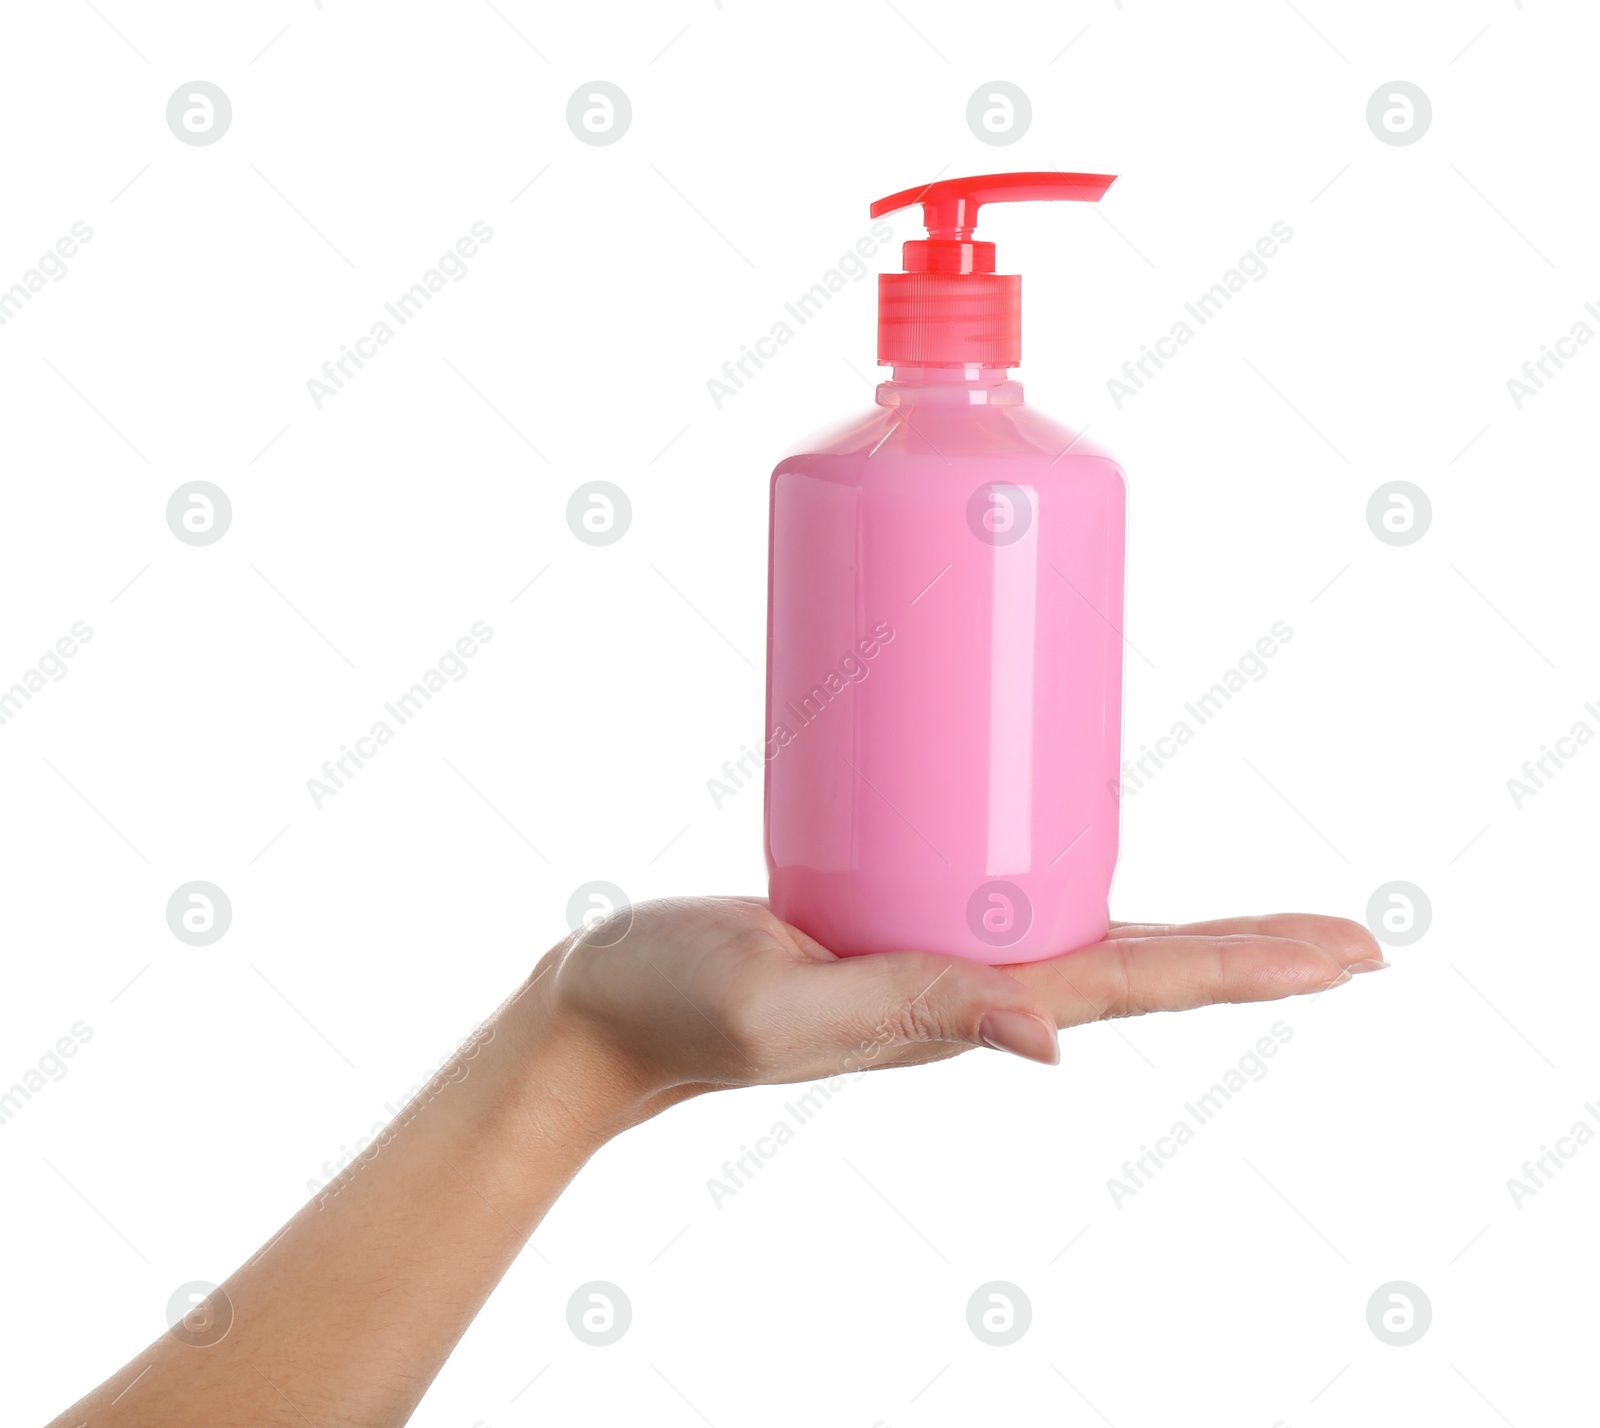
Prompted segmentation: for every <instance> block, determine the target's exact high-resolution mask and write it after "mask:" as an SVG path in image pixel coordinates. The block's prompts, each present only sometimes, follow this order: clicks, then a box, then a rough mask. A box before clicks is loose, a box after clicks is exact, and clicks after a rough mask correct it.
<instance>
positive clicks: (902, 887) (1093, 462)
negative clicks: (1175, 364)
mask: <svg viewBox="0 0 1600 1428" xmlns="http://www.w3.org/2000/svg"><path fill="white" fill-rule="evenodd" d="M1112 182H1113V179H1112V178H1111V177H1108V176H1105V175H1098V174H1061V173H1029V174H996V175H989V176H984V177H976V178H966V179H947V180H944V181H943V182H939V183H934V184H929V185H926V186H925V187H923V188H920V189H908V190H907V191H905V192H904V193H897V194H895V195H893V196H892V197H890V198H884V199H880V200H879V201H878V202H877V203H875V204H873V205H872V216H873V217H874V218H877V217H880V216H881V215H883V214H885V213H891V212H893V211H895V210H896V209H900V208H904V207H907V206H908V205H910V204H913V203H920V204H921V205H922V207H923V214H924V220H925V222H926V224H927V228H928V237H927V239H926V240H917V241H914V242H909V243H907V244H906V245H905V254H904V258H905V268H906V271H905V272H903V273H884V274H881V275H880V276H879V279H878V361H879V363H880V364H881V365H884V366H889V367H892V368H893V379H892V380H891V381H887V382H884V383H882V384H880V385H879V387H878V389H877V405H876V406H875V407H874V408H873V409H872V410H871V411H870V412H868V413H867V414H865V415H863V416H861V417H859V418H857V419H856V420H854V421H852V422H850V423H849V424H847V425H846V426H844V427H842V428H840V429H838V430H837V431H834V432H832V433H830V434H828V435H827V436H825V437H824V438H821V439H820V440H819V441H818V442H817V443H816V444H813V445H808V447H807V448H806V449H805V450H803V451H800V452H797V453H795V454H794V455H791V456H788V457H786V458H785V459H784V460H783V461H782V462H780V463H779V465H778V467H777V469H776V470H775V471H774V472H773V473H772V518H771V520H772V524H771V573H770V587H769V605H768V630H767V635H768V639H767V651H768V655H767V742H766V746H765V750H764V753H765V756H766V760H767V786H766V852H767V867H768V870H769V872H770V874H771V882H770V893H771V903H772V909H773V911H774V912H775V913H776V914H777V915H778V916H779V917H781V918H783V919H784V920H785V921H786V922H790V923H793V924H794V925H795V926H797V927H800V928H801V929H803V930H804V931H806V932H808V933H809V934H810V935H811V936H812V937H814V938H816V939H817V941H819V942H820V943H822V944H823V946H825V947H827V948H829V949H831V950H832V951H834V952H836V953H839V954H840V955H856V954H860V953H866V952H882V951H890V950H895V949H900V948H916V949H920V950H923V951H930V952H943V953H948V954H953V955H955V956H960V957H968V958H971V959H973V960H975V961H979V962H991V963H1001V964H1004V963H1017V962H1032V961H1037V960H1039V959H1040V958H1043V957H1052V956H1056V955H1058V954H1060V953H1063V952H1067V951H1070V950H1072V949H1074V948H1077V947H1082V946H1085V945H1087V944H1089V943H1092V942H1095V941H1097V940H1099V939H1100V938H1101V937H1102V936H1103V935H1104V934H1105V931H1106V925H1107V901H1108V897H1109V893H1110V887H1111V874H1112V870H1113V868H1114V867H1115V865H1116V858H1117V808H1118V798H1117V778H1118V762H1119V757H1120V753H1119V747H1120V742H1121V739H1120V735H1121V720H1122V635H1121V630H1122V590H1123V528H1124V502H1125V491H1124V482H1123V476H1122V472H1121V470H1120V468H1119V467H1118V466H1117V464H1116V463H1115V462H1114V461H1113V460H1112V459H1111V458H1110V457H1109V456H1107V455H1106V454H1105V453H1104V452H1102V451H1100V450H1098V449H1097V448H1095V447H1094V446H1092V445H1091V444H1090V443H1088V442H1086V441H1084V440H1082V439H1080V438H1079V437H1078V436H1076V435H1075V434H1074V433H1073V432H1071V431H1069V430H1068V429H1066V428H1065V427H1062V426H1060V425H1058V424H1057V423H1056V422H1053V421H1051V420H1050V419H1049V418H1047V417H1044V416H1041V415H1040V414H1039V413H1037V412H1036V411H1034V410H1033V409H1032V408H1031V407H1027V406H1025V405H1023V401H1022V387H1021V384H1020V383H1018V382H1014V381H1012V380H1011V379H1010V377H1009V371H1008V369H1010V368H1012V367H1015V366H1016V365H1017V364H1018V362H1019V361H1020V359H1021V337H1020V323H1019V317H1018V314H1019V309H1020V299H1021V285H1022V280H1021V279H1020V278H1019V277H1014V276H1004V275H1000V274H997V273H996V272H995V271H994V266H995V260H994V244H992V243H983V242H975V241H974V240H973V237H972V232H973V227H974V224H975V222H976V219H977V213H978V208H979V205H980V204H983V203H993V202H998V201H1010V200H1017V199H1083V200H1088V201H1090V202H1096V201H1098V200H1099V199H1100V197H1101V196H1102V195H1103V194H1104V193H1105V191H1106V190H1107V189H1108V188H1109V187H1110V186H1111V184H1112Z"/></svg>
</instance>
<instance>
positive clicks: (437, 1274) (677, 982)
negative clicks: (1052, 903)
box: [53, 898, 1388, 1428]
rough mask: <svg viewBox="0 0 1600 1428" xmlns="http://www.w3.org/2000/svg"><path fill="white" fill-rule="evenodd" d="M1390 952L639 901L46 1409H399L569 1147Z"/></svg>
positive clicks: (88, 1420) (1260, 939) (206, 1414)
mask: <svg viewBox="0 0 1600 1428" xmlns="http://www.w3.org/2000/svg"><path fill="white" fill-rule="evenodd" d="M607 943H609V944H611V945H604V944H607ZM1387 965H1388V964H1387V963H1386V962H1385V961H1384V960H1383V957H1382V954H1381V953H1380V952H1379V949H1378V945H1377V943H1376V942H1375V941H1374V940H1373V938H1372V937H1371V935H1370V934H1369V933H1368V932H1367V931H1366V929H1365V928H1363V927H1360V926H1358V925H1357V924H1355V923H1352V922H1347V921H1344V920H1342V919H1338V918H1329V917H1314V916H1308V915H1298V914H1288V915H1281V916H1273V917H1248V918H1235V919H1229V920H1225V921H1219V922H1206V923H1195V924H1191V925H1188V926H1164V925H1156V924H1143V923H1117V924H1113V926H1112V928H1111V931H1110V932H1109V933H1108V935H1107V937H1106V940H1105V941H1103V942H1101V943H1098V944H1096V945H1095V946H1093V947H1088V948H1084V949H1082V950H1081V951H1078V952H1073V953H1070V954H1069V955H1067V956H1065V957H1061V958H1057V959H1055V960H1053V961H1048V962H1037V963H1033V964H1031V965H1028V966H1022V967H1009V968H996V967H985V966H981V965H979V964H977V963H973V962H965V961H961V960H958V959H953V958H948V957H942V956H934V955H932V954H929V953H922V952H896V953H888V954H882V955H877V956H872V957H860V958H838V957H835V956H834V955H833V954H832V953H831V952H829V951H827V950H826V949H825V948H823V947H821V946H819V945H818V944H817V943H816V942H814V941H812V940H811V939H810V938H809V937H807V936H806V935H805V934H804V933H803V932H800V931H798V930H796V929H795V928H793V927H789V926H786V925H785V924H784V923H782V922H780V921H778V920H777V919H776V918H775V917H773V916H772V914H771V913H770V912H769V911H768V910H767V907H766V904H765V903H764V902H762V901H760V900H758V899H753V898H681V899H669V900H664V901H660V902H652V903H645V904H642V905H640V906H638V907H636V908H633V909H631V911H627V912H623V913H619V914H617V915H616V916H615V917H614V918H613V919H611V920H609V921H607V922H604V923H601V924H599V925H598V926H597V927H595V928H593V929H590V930H589V931H588V932H587V933H585V934H583V935H581V936H573V937H569V938H567V939H566V940H564V941H563V942H561V943H559V944H558V945H557V946H556V947H554V948H552V949H551V951H550V952H549V953H547V954H546V955H545V957H544V958H543V959H542V960H541V961H540V962H539V965H538V966H537V967H536V968H535V969H534V971H533V973H532V975H531V976H530V977H529V978H528V980H527V981H526V982H525V983H524V984H523V985H522V987H520V988H519V989H518V990H517V992H516V993H514V994H513V995H512V997H511V998H509V999H508V1000H507V1001H506V1002H505V1003H504V1004H503V1005H502V1006H501V1007H500V1008H499V1009H498V1010H497V1011H496V1012H495V1013H494V1015H493V1016H492V1017H490V1019H489V1020H488V1021H487V1022H485V1023H484V1024H483V1026H481V1027H480V1028H479V1029H478V1031H477V1032H476V1033H475V1034H474V1037H473V1038H472V1039H471V1040H470V1041H469V1042H468V1044H467V1045H466V1046H464V1047H463V1049H462V1051H461V1052H460V1054H459V1055H458V1056H457V1058H456V1059H455V1060H454V1061H452V1062H451V1063H449V1064H448V1065H446V1066H445V1067H444V1068H443V1069H442V1070H441V1071H440V1073H439V1075H438V1076H437V1077H435V1079H434V1080H433V1081H432V1082H430V1083H429V1085H428V1086H427V1087H425V1088H424V1089H423V1090H422V1091H421V1092H419V1093H418V1095H417V1097H416V1098H415V1099H414V1100H413V1101H412V1102H411V1103H410V1104H409V1105H408V1106H407V1107H406V1109H405V1110H404V1111H402V1112H401V1113H400V1115H399V1116H397V1117H396V1118H395V1120H394V1121H393V1122H391V1124H390V1127H389V1130H388V1131H386V1132H385V1133H384V1135H383V1136H381V1137H380V1138H379V1141H378V1142H377V1143H376V1145H375V1146H374V1147H373V1148H372V1150H371V1151H370V1152H369V1153H368V1155H367V1157H366V1158H363V1159H358V1160H357V1161H356V1162H355V1163H354V1164H352V1165H351V1166H350V1167H347V1169H346V1170H345V1171H344V1172H343V1173H342V1175H341V1176H340V1178H339V1179H338V1180H336V1181H334V1182H333V1183H332V1184H331V1185H329V1186H328V1187H327V1189H326V1190H324V1191H323V1192H322V1193H320V1194H319V1195H318V1196H316V1197H315V1198H313V1199H312V1200H311V1201H310V1202H309V1203H308V1204H307V1205H306V1206H305V1207H304V1208H303V1209H302V1210H301V1211H300V1212H299V1213H298V1214H297V1215H296V1216H295V1217H294V1218H293V1219H292V1220H290V1221H289V1223H288V1224H287V1225H286V1226H285V1227H284V1228H283V1229H282V1230H281V1231H279V1232H278V1233H277V1234H276V1235H274V1236H273V1237H272V1238H271V1239H269V1240H268V1242H267V1244H266V1245H265V1246H263V1248H262V1250H261V1251H260V1252H258V1253H257V1254H256V1255H255V1256H254V1257H252V1258H251V1259H250V1261H248V1263H246V1264H245V1265H243V1266H241V1267H240V1269H239V1270H237V1271H236V1272H235V1273H234V1274H233V1275H232V1276H231V1277H230V1278H229V1279H228V1280H227V1281H226V1283H225V1284H223V1285H222V1286H221V1289H220V1290H219V1291H218V1293H217V1294H215V1295H213V1296H212V1298H211V1299H210V1300H208V1301H206V1303H205V1305H203V1306H201V1307H200V1309H199V1310H197V1311H196V1312H195V1313H194V1314H191V1316H190V1317H189V1319H188V1320H186V1321H185V1322H186V1324H189V1325H192V1326H194V1327H195V1328H196V1329H199V1330H201V1331H202V1334H201V1335H200V1337H205V1335H204V1333H203V1330H204V1327H205V1325H206V1324H208V1323H220V1322H221V1321H222V1320H223V1319H225V1318H227V1317H228V1315H229V1314H230V1313H231V1324H230V1326H229V1328H228V1331H227V1333H226V1334H225V1335H224V1336H223V1337H222V1338H221V1339H220V1340H219V1341H218V1342H215V1343H211V1344H209V1345H208V1346H204V1347H198V1346H194V1345H191V1344H189V1343H185V1342H182V1341H181V1340H180V1339H179V1338H177V1337H175V1336H174V1335H170V1334H169V1335H163V1336H162V1337H161V1338H160V1339H158V1340H157V1341H156V1342H155V1343H154V1344H152V1345H151V1346H150V1347H149V1348H148V1349H146V1350H145V1351H144V1352H143V1353H141V1354H139V1355H138V1356H137V1357H136V1358H134V1359H133V1360H132V1361H131V1362H129V1363H128V1364H127V1365H126V1366H125V1367H123V1368H122V1369H120V1370H118V1371H117V1372H116V1373H114V1374H112V1376H111V1377H110V1378H109V1379H107V1380H106V1381H105V1383H103V1384H102V1385H101V1386H100V1387H99V1388H97V1389H95V1390H94V1391H93V1392H91V1393H90V1394H89V1395H88V1396H87V1397H85V1398H83V1399H81V1400H80V1401H79V1402H78V1403H76V1404H74V1405H73V1406H72V1407H71V1408H69V1409H68V1410H67V1411H66V1412H65V1413H63V1414H62V1415H61V1416H60V1417H59V1418H57V1419H55V1420H54V1425H53V1428H79V1425H83V1426H84V1428H134V1425H147V1424H150V1423H160V1424H162V1425H163V1428H214V1425H216V1424H219V1423H250V1424H262V1425H269V1424H270V1425H276V1424H284V1425H299V1428H304V1425H305V1424H306V1423H315V1424H317V1425H319V1428H322V1425H329V1428H332V1425H356V1424H359V1425H363V1428H390V1425H398V1424H402V1423H404V1422H405V1421H406V1420H407V1419H408V1418H409V1417H410V1416H411V1414H412V1411H413V1410H414V1409H415V1408H416V1406H417V1404H418V1402H419V1401H420V1399H421V1398H422V1395H423V1394H424V1393H425V1392H426V1391H427V1388H428V1385H429V1384H430V1383H431V1382H432V1381H433V1378H434V1376H435V1375H436V1374H437V1373H438V1371H439V1369H440V1368H441V1367H442V1366H443V1364H444V1361H445V1359H446V1358H448V1357H449V1355H450V1352H451V1350H452V1349H454V1347H455V1345H456V1343H457V1341H458V1340H459V1339H460V1337H461V1335H462V1334H463V1333H464V1332H465V1330H466V1328H467V1325H468V1324H470V1323H471V1322H472V1318H473V1316H474V1315H475V1314H476V1313H477V1311H478V1309H479V1308H480V1307H481V1306H482V1304H483V1302H484V1300H485V1299H487V1298H488V1296H489V1294H490V1292H491V1291H492V1290H493V1289H494V1287H495V1285H496V1284H497V1283H498V1282H499V1280H500V1278H501V1276H502V1275H503V1274H504V1273H505V1271H506V1269H507V1268H508V1267H509V1266H510V1265H511V1263H512V1261H513V1260H514V1259H515V1258H516V1255H517V1253H518V1252H519V1251H520V1250H521V1248H522V1246H523V1245H524V1244H525V1243H526V1241H527V1239H528V1237H529V1235H531V1234H532V1233H533V1230H534V1229H535V1227H536V1226H537V1225H538V1224H539V1222H540V1220H541V1219H543V1217H544V1215H545V1213H546V1211H548V1210H549V1208H550V1206H551V1205H552V1204H553V1203H554V1202H555V1200H556V1197H557V1196H558V1195H560V1193H561V1192H562V1190H563V1189H564V1188H565V1187H566V1185H567V1183H568V1182H569V1181H570V1180H571V1179H572V1177H573V1176H574V1175H575V1174H576V1173H577V1171H578V1170H579V1169H580V1168H581V1167H582V1165H583V1164H584V1162H585V1161H586V1160H587V1159H588V1158H589V1157H590V1156H591V1155H593V1154H594V1152H595V1151H596V1150H598V1149H599V1148H600V1147H601V1146H602V1145H603V1144H605V1142H606V1141H607V1140H609V1139H610V1138H611V1137H613V1136H616V1135H619V1134H621V1133H622V1132H623V1131H625V1130H627V1129H628V1128H629V1127H630V1126H634V1125H637V1124H639V1123H640V1122H641V1121H644V1120H647V1119H648V1118H649V1117H651V1116H654V1115H657V1114H659V1113H660V1112H661V1111H663V1110H665V1109H666V1108H667V1107H669V1106H672V1105H675V1104H677V1103H678V1102H679V1101H683V1100H687V1099H688V1098H689V1097H691V1096H697V1095H700V1094H702V1093H704V1092H706V1091H714V1090H721V1089H725V1088H728V1087H735V1086H752V1085H770V1084H775V1083H782V1082H791V1081H811V1080H815V1079H818V1078H820V1077H824V1076H830V1075H834V1074H837V1073H839V1072H842V1071H854V1070H862V1069H872V1070H876V1069H880V1068H883V1067H888V1066H915V1065H920V1064H922V1063H924V1062H929V1061H941V1060H944V1059H946V1058H947V1057H951V1056H958V1055H960V1054H961V1053H962V1052H964V1051H969V1050H971V1049H973V1048H974V1047H980V1046H990V1047H993V1048H995V1049H997V1050H1003V1051H1008V1052H1012V1053H1014V1054H1016V1055H1020V1056H1025V1057H1027V1058H1029V1059H1031V1060H1035V1061H1041V1062H1045V1063H1047V1064H1054V1063H1055V1062H1057V1061H1058V1060H1059V1059H1060V1058H1059V1050H1058V1047H1057V1043H1056V1029H1057V1028H1059V1027H1072V1026H1081V1025H1083V1024H1085V1023H1086V1022H1092V1021H1099V1020H1102V1019H1105V1018H1110V1017H1124V1016H1138V1015H1142V1014H1144V1013H1146V1012H1155V1011H1182V1010H1186V1009H1188V1008H1191V1007H1199V1006H1205V1005H1208V1004H1212V1003H1216V1002H1258V1001H1275V1000H1277V999H1279V998H1282V997H1290V996H1297V995H1301V994H1304V993H1308V992H1309V993H1315V992H1321V991H1324V990H1326V989H1328V988H1329V987H1335V986H1339V985H1340V984H1342V983H1343V982H1346V981H1348V980H1349V979H1350V977H1351V975H1352V974H1353V973H1356V972H1363V971H1371V970H1376V969H1378V968H1381V967H1384V966H1387ZM191 1337H195V1336H194V1335H191Z"/></svg>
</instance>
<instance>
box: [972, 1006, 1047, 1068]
mask: <svg viewBox="0 0 1600 1428" xmlns="http://www.w3.org/2000/svg"><path fill="white" fill-rule="evenodd" d="M978 1035H979V1036H981V1037H982V1038H983V1044H984V1045H985V1046H992V1047H993V1048H994V1049H995V1050H996V1051H1009V1052H1010V1053H1011V1054H1012V1055H1013V1056H1022V1057H1026V1058H1027V1059H1028V1060H1029V1061H1042V1062H1044V1064H1045V1065H1046V1066H1055V1065H1058V1064H1059V1063H1060V1061H1061V1046H1060V1044H1059V1043H1058V1042H1057V1040H1056V1033H1055V1028H1054V1027H1052V1026H1048V1025H1047V1024H1046V1023H1045V1022H1044V1021H1043V1020H1042V1019H1041V1018H1039V1017H1036V1016H1030V1015H1029V1014H1028V1013H1027V1012H1010V1011H992V1012H985V1013H984V1014H983V1020H982V1021H980V1022H979V1023H978Z"/></svg>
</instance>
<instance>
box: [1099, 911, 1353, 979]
mask: <svg viewBox="0 0 1600 1428" xmlns="http://www.w3.org/2000/svg"><path fill="white" fill-rule="evenodd" d="M1241 935H1254V936H1260V937H1287V938H1290V939H1292V940H1293V941H1296V942H1310V943H1314V944H1315V945H1316V946H1318V947H1326V948H1327V949H1328V950H1329V951H1330V952H1332V953H1333V954H1334V956H1335V957H1337V958H1338V959H1339V961H1340V962H1341V963H1342V964H1343V965H1345V966H1350V965H1351V964H1352V963H1355V962H1365V961H1371V960H1377V961H1381V960H1382V959H1383V952H1382V949H1381V948H1379V946H1378V940H1377V938H1375V937H1374V936H1373V935H1372V934H1371V933H1370V932H1369V931H1368V930H1367V929H1366V928H1365V927H1363V926H1362V925H1361V924H1360V923H1359V922H1351V921H1350V920H1349V919H1348V918H1344V917H1321V916H1317V915H1315V914H1313V913H1305V912H1279V913H1271V914H1268V915H1267V916H1265V917H1224V918H1217V919H1216V920H1214V921H1211V922H1187V923H1161V922H1113V923H1112V924H1111V930H1110V931H1109V932H1108V933H1107V934H1106V940H1107V941H1113V940H1115V939H1117V938H1123V937H1138V938H1148V937H1174V936H1198V937H1230V936H1241Z"/></svg>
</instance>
